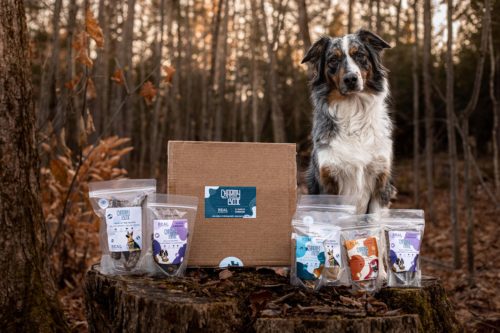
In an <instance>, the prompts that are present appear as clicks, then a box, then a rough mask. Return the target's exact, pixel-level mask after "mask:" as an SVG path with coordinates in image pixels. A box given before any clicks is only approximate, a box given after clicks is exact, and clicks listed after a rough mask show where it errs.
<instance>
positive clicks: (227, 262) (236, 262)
mask: <svg viewBox="0 0 500 333" xmlns="http://www.w3.org/2000/svg"><path fill="white" fill-rule="evenodd" d="M229 266H236V267H243V261H241V259H239V258H237V257H226V258H224V259H222V260H221V262H220V263H219V267H220V268H226V267H229Z"/></svg>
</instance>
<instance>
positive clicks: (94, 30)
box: [85, 9, 104, 48]
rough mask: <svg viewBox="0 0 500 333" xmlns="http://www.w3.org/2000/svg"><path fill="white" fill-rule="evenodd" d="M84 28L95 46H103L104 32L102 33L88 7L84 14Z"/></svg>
mask: <svg viewBox="0 0 500 333" xmlns="http://www.w3.org/2000/svg"><path fill="white" fill-rule="evenodd" d="M85 30H86V31H87V33H88V34H89V36H90V38H92V39H93V40H94V41H95V44H96V45H97V47H99V48H103V47H104V34H103V33H102V29H101V27H100V26H99V23H98V22H97V20H96V19H95V18H94V14H93V13H92V11H90V9H88V10H87V13H86V14H85Z"/></svg>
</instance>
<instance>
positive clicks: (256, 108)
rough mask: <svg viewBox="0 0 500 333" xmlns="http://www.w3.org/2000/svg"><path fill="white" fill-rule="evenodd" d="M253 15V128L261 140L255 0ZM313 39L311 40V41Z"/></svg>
mask: <svg viewBox="0 0 500 333" xmlns="http://www.w3.org/2000/svg"><path fill="white" fill-rule="evenodd" d="M250 3H251V9H252V12H253V15H252V27H251V31H252V37H251V38H250V43H251V44H252V47H251V52H252V63H251V71H252V129H253V141H256V142H258V141H260V122H259V96H258V91H259V64H258V61H257V53H258V47H259V39H260V35H261V34H260V29H259V19H258V15H259V12H258V11H257V5H256V4H255V1H253V0H250ZM310 42H311V41H310V40H309V43H310Z"/></svg>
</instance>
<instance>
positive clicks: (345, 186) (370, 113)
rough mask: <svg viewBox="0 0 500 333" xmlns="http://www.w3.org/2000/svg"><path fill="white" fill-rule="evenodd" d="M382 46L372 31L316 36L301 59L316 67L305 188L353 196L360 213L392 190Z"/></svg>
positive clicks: (382, 202)
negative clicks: (309, 156) (310, 151)
mask: <svg viewBox="0 0 500 333" xmlns="http://www.w3.org/2000/svg"><path fill="white" fill-rule="evenodd" d="M387 48H390V45H389V44H388V43H387V42H385V41H384V40H383V39H382V38H380V37H379V36H377V35H376V34H374V33H372V32H370V31H367V30H359V31H358V32H356V33H354V34H349V35H346V36H343V37H337V38H334V37H329V36H323V37H321V38H320V39H319V40H318V41H316V42H315V43H314V45H312V46H311V48H310V49H309V51H308V52H307V54H306V55H305V57H304V59H303V60H302V63H307V62H310V63H312V64H313V66H314V68H315V75H314V77H313V78H312V80H311V99H312V103H313V105H314V119H313V130H312V138H313V151H312V156H311V162H310V166H309V169H308V171H307V183H308V191H309V193H310V194H341V195H348V196H352V197H353V198H354V199H355V201H356V208H357V213H359V214H364V213H374V212H377V211H378V210H380V209H381V208H384V207H387V206H388V205H389V203H390V200H391V198H393V197H394V196H395V194H396V189H395V188H394V186H393V185H392V183H391V167H392V157H393V153H392V122H391V119H390V117H389V112H388V108H387V105H386V99H387V97H388V95H389V86H388V82H387V70H386V69H385V68H384V66H383V65H382V63H381V54H382V52H383V50H384V49H387Z"/></svg>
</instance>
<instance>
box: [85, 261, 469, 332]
mask: <svg viewBox="0 0 500 333" xmlns="http://www.w3.org/2000/svg"><path fill="white" fill-rule="evenodd" d="M196 273H197V272H196V271H193V275H192V276H189V277H187V278H176V279H175V280H166V279H151V278H144V277H133V276H115V277H111V276H104V275H102V274H100V273H99V272H98V270H97V269H96V267H94V268H93V269H92V270H90V271H89V272H88V273H87V276H86V281H85V298H86V309H87V319H88V322H89V331H90V332H151V333H153V332H246V331H252V332H257V333H261V332H284V333H287V332H415V333H416V332H429V333H432V332H447V333H453V332H459V331H460V327H459V325H458V322H457V320H456V317H455V314H454V313H453V309H452V307H451V304H450V302H449V301H448V299H447V297H446V293H445V291H444V288H443V286H442V285H441V283H440V282H439V280H436V279H433V278H424V280H423V287H422V288H413V289H404V288H386V289H382V291H381V292H380V293H379V294H378V295H377V296H376V298H377V301H378V302H379V304H380V302H384V303H385V305H386V306H387V307H388V309H390V310H393V309H403V311H401V312H398V311H395V312H396V313H394V314H392V315H390V314H387V315H385V316H384V315H382V316H376V315H374V314H373V313H370V310H367V309H369V308H370V307H371V304H369V305H368V304H364V303H365V301H364V300H363V299H362V298H359V299H357V301H356V302H360V303H359V304H360V307H359V308H355V307H353V306H352V304H342V301H341V300H339V298H340V299H341V298H342V297H345V298H349V297H352V296H351V295H349V292H348V291H346V290H345V289H342V288H340V289H335V290H334V289H333V288H331V289H329V290H327V291H326V292H325V293H322V294H321V295H322V296H318V294H305V293H304V292H303V291H302V290H300V289H299V288H296V287H293V286H290V285H289V281H288V279H287V278H286V277H283V276H279V275H276V274H273V273H272V271H270V272H269V271H267V273H266V270H263V273H260V271H259V270H257V271H255V270H252V269H245V270H233V271H232V276H231V277H230V278H228V279H227V280H220V279H219V274H218V271H213V270H205V271H204V272H203V274H201V275H200V274H199V272H198V275H196ZM188 274H190V273H189V271H188ZM196 276H198V277H196ZM199 276H205V277H204V278H203V280H200V278H199ZM325 289H326V288H325ZM339 294H340V295H342V296H339ZM309 305H312V306H309ZM173 318H175V320H173Z"/></svg>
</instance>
